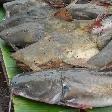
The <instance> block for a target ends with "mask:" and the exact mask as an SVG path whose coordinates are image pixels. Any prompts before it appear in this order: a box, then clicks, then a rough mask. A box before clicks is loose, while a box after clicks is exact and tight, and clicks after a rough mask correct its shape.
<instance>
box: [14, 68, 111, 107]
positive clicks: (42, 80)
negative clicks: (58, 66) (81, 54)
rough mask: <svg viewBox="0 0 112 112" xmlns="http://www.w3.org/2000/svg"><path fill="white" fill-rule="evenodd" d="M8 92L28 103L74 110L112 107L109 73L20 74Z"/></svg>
mask: <svg viewBox="0 0 112 112" xmlns="http://www.w3.org/2000/svg"><path fill="white" fill-rule="evenodd" d="M12 90H13V93H14V94H15V95H20V96H22V97H26V98H29V99H32V100H36V101H40V102H45V103H49V104H58V105H64V106H70V107H76V108H83V109H85V108H92V107H104V106H111V105H112V72H98V71H90V70H87V69H69V70H48V71H42V72H35V73H23V74H19V75H17V76H15V77H14V78H13V79H12Z"/></svg>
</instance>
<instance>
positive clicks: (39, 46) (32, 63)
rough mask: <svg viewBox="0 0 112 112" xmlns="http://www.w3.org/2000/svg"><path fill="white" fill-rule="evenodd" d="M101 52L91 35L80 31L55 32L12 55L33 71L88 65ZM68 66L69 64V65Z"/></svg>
mask: <svg viewBox="0 0 112 112" xmlns="http://www.w3.org/2000/svg"><path fill="white" fill-rule="evenodd" d="M98 52H99V50H98V48H97V46H96V43H94V42H92V41H91V40H90V35H88V34H86V33H85V34H83V32H82V33H81V32H80V33H79V32H77V31H74V33H73V32H72V33H69V32H68V33H67V32H66V33H64V34H62V32H61V33H60V32H53V33H51V34H50V35H48V36H46V37H45V38H44V39H42V40H40V41H39V42H36V43H34V44H32V45H30V46H28V47H26V48H24V49H21V50H18V51H17V52H15V53H13V54H12V56H13V58H14V59H16V60H17V61H19V62H22V63H24V64H25V65H27V66H29V67H30V68H31V69H32V70H33V71H38V70H42V69H50V68H58V67H62V68H63V67H66V65H72V66H86V65H85V63H86V62H87V61H88V60H89V59H90V58H91V57H93V56H94V55H96V54H97V53H98ZM67 67H68V66H67Z"/></svg>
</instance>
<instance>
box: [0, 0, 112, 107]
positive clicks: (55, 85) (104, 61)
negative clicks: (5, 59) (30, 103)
mask: <svg viewBox="0 0 112 112" xmlns="http://www.w3.org/2000/svg"><path fill="white" fill-rule="evenodd" d="M3 6H4V8H5V10H6V18H5V20H4V21H3V22H2V23H0V37H1V38H2V39H3V40H5V41H6V42H7V43H8V44H9V45H10V46H11V47H12V48H13V49H14V52H13V53H12V57H13V58H14V59H15V60H16V61H17V65H18V66H20V67H21V68H22V69H23V70H24V72H25V73H22V74H18V75H16V76H15V77H14V78H13V80H12V90H13V93H14V94H15V95H20V96H23V97H26V98H29V99H33V100H36V101H41V102H46V103H49V104H58V105H66V106H71V107H76V108H92V107H103V106H110V105H112V65H111V62H112V52H111V49H112V1H111V0H15V1H12V2H7V3H5V4H4V5H3Z"/></svg>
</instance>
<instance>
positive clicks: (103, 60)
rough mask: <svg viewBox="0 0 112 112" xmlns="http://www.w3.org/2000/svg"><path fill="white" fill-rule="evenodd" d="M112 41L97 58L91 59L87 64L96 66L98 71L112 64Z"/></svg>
mask: <svg viewBox="0 0 112 112" xmlns="http://www.w3.org/2000/svg"><path fill="white" fill-rule="evenodd" d="M111 48H112V40H111V41H110V42H109V43H108V44H107V45H106V46H105V47H104V48H103V49H102V50H101V51H100V52H99V53H98V54H96V55H95V56H93V57H92V58H90V59H89V60H88V61H87V63H88V64H90V65H92V66H95V67H96V68H97V69H102V68H105V67H106V66H107V65H108V64H110V63H111V62H112V52H111Z"/></svg>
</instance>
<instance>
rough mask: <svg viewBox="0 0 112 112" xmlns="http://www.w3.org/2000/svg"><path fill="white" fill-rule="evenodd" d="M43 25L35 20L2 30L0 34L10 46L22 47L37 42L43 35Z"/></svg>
mask: <svg viewBox="0 0 112 112" xmlns="http://www.w3.org/2000/svg"><path fill="white" fill-rule="evenodd" d="M44 33H45V31H44V26H43V25H42V24H39V23H37V22H27V23H23V24H20V25H17V26H15V27H12V28H9V29H6V30H3V31H2V32H0V36H1V38H2V39H4V40H5V41H6V42H7V43H10V45H12V47H13V48H14V46H15V45H16V46H15V48H14V49H16V48H22V47H25V46H26V45H29V44H32V43H35V42H37V41H38V40H40V39H42V38H43V37H44V35H45V34H44Z"/></svg>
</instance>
